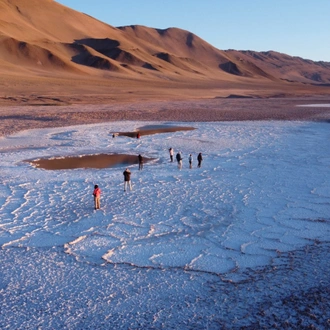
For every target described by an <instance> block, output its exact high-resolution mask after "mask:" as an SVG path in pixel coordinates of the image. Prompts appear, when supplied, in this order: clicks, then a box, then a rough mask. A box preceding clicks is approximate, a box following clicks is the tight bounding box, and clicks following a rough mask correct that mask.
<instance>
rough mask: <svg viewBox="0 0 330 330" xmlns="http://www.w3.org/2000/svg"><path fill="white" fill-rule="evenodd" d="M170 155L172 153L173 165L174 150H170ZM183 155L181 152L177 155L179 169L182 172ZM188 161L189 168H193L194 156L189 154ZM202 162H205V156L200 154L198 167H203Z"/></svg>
mask: <svg viewBox="0 0 330 330" xmlns="http://www.w3.org/2000/svg"><path fill="white" fill-rule="evenodd" d="M169 153H170V161H171V162H172V163H173V161H174V150H173V148H170V149H169ZM182 160H183V158H182V153H181V152H180V151H179V152H178V153H177V154H176V161H177V163H178V168H179V169H180V170H181V168H182ZM188 161H189V168H192V164H193V156H192V154H189V157H188ZM202 161H203V156H202V153H201V152H200V153H199V154H198V156H197V162H198V164H197V167H201V166H202Z"/></svg>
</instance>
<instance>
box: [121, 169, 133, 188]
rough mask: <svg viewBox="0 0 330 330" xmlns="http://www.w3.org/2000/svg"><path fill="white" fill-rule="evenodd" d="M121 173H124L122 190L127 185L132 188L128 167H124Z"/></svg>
mask: <svg viewBox="0 0 330 330" xmlns="http://www.w3.org/2000/svg"><path fill="white" fill-rule="evenodd" d="M123 174H124V191H126V189H127V188H128V187H129V188H130V190H132V182H131V171H130V170H129V169H128V168H126V170H125V171H124V172H123Z"/></svg>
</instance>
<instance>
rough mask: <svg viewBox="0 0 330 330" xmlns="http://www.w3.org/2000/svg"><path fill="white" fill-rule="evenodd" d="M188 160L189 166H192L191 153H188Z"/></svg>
mask: <svg viewBox="0 0 330 330" xmlns="http://www.w3.org/2000/svg"><path fill="white" fill-rule="evenodd" d="M188 160H189V168H192V163H193V157H192V155H191V154H190V155H189V158H188Z"/></svg>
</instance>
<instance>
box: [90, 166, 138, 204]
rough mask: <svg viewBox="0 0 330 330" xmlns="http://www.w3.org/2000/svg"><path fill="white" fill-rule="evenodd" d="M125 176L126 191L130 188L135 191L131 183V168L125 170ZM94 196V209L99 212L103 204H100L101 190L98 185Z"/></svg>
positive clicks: (95, 187)
mask: <svg viewBox="0 0 330 330" xmlns="http://www.w3.org/2000/svg"><path fill="white" fill-rule="evenodd" d="M123 175H124V191H126V190H127V189H128V188H129V189H130V190H133V188H132V182H131V171H130V170H129V168H126V169H125V171H124V172H123ZM93 196H94V209H95V210H99V209H100V208H101V203H100V200H101V189H100V187H99V186H98V185H97V184H96V185H95V186H94V190H93Z"/></svg>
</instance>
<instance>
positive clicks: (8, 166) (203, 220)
mask: <svg viewBox="0 0 330 330" xmlns="http://www.w3.org/2000/svg"><path fill="white" fill-rule="evenodd" d="M151 124H152V123H145V125H151ZM160 124H162V125H163V124H166V123H160ZM186 124H187V126H194V127H196V128H197V129H196V130H193V131H182V132H174V133H167V134H159V135H150V136H145V137H143V138H142V139H139V140H135V139H131V138H128V137H122V136H120V137H117V138H115V139H113V138H112V136H111V135H110V134H109V132H110V131H116V132H121V131H122V132H125V131H131V130H133V129H134V128H136V127H140V126H141V123H139V122H120V123H111V124H97V125H86V126H75V127H71V128H70V127H69V128H55V129H43V130H31V131H26V132H21V133H19V134H15V135H13V136H9V137H7V138H1V139H0V165H1V173H0V177H1V180H2V185H1V186H0V219H1V220H0V244H1V246H2V249H1V250H0V255H1V257H0V258H1V259H0V260H1V263H2V265H3V266H2V276H1V279H0V292H1V296H0V303H1V306H2V308H1V311H0V320H1V321H0V328H4V329H5V328H8V329H11V328H15V329H33V328H38V327H41V328H56V329H61V328H68V329H78V328H104V329H108V328H109V327H113V328H127V329H128V328H130V329H142V328H154V329H158V328H180V329H182V328H194V329H199V328H200V329H205V328H208V329H219V328H227V329H237V328H240V327H243V326H244V327H250V328H251V329H252V328H271V327H272V328H278V329H281V328H284V327H289V326H290V327H293V328H301V327H304V326H315V327H316V328H318V329H322V328H324V329H326V328H327V327H328V326H329V322H330V321H329V319H330V315H329V311H330V308H329V293H330V292H329V276H328V269H329V266H330V265H329V257H328V255H329V233H330V203H329V200H330V188H329V182H330V167H329V164H330V146H329V138H330V132H329V125H328V124H326V123H306V122H244V123H243V122H234V123H233V122H232V123H202V124H200V123H193V124H191V123H186ZM186 124H184V125H186ZM178 125H180V126H183V124H182V123H178ZM170 147H173V148H174V151H175V152H177V151H181V152H182V153H183V158H184V159H183V168H182V170H179V169H178V168H177V166H176V164H175V163H170V162H169V155H168V149H169V148H170ZM105 152H114V153H126V154H139V153H140V154H142V155H144V156H145V157H150V158H156V160H155V161H154V162H151V163H148V164H145V166H144V169H143V170H142V171H138V168H137V166H131V167H130V169H131V171H132V182H133V191H132V192H127V193H124V192H123V175H122V172H123V170H124V168H123V169H121V168H108V169H101V170H86V169H75V170H61V171H45V170H41V169H37V168H34V167H32V166H31V165H29V164H27V163H25V162H24V160H25V159H36V158H42V157H48V158H49V157H52V156H55V155H56V156H58V155H62V156H63V157H65V156H71V155H78V154H79V155H81V154H97V153H100V154H102V153H105ZM199 152H202V153H203V155H204V161H203V164H202V168H197V166H196V165H197V160H196V157H197V154H198V153H199ZM190 153H192V154H193V156H194V163H193V168H192V169H189V164H188V155H189V154H190ZM94 184H98V185H99V186H100V188H101V189H102V197H101V210H99V211H94V210H93V200H92V195H91V194H92V191H93V186H94ZM64 252H65V253H64Z"/></svg>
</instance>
